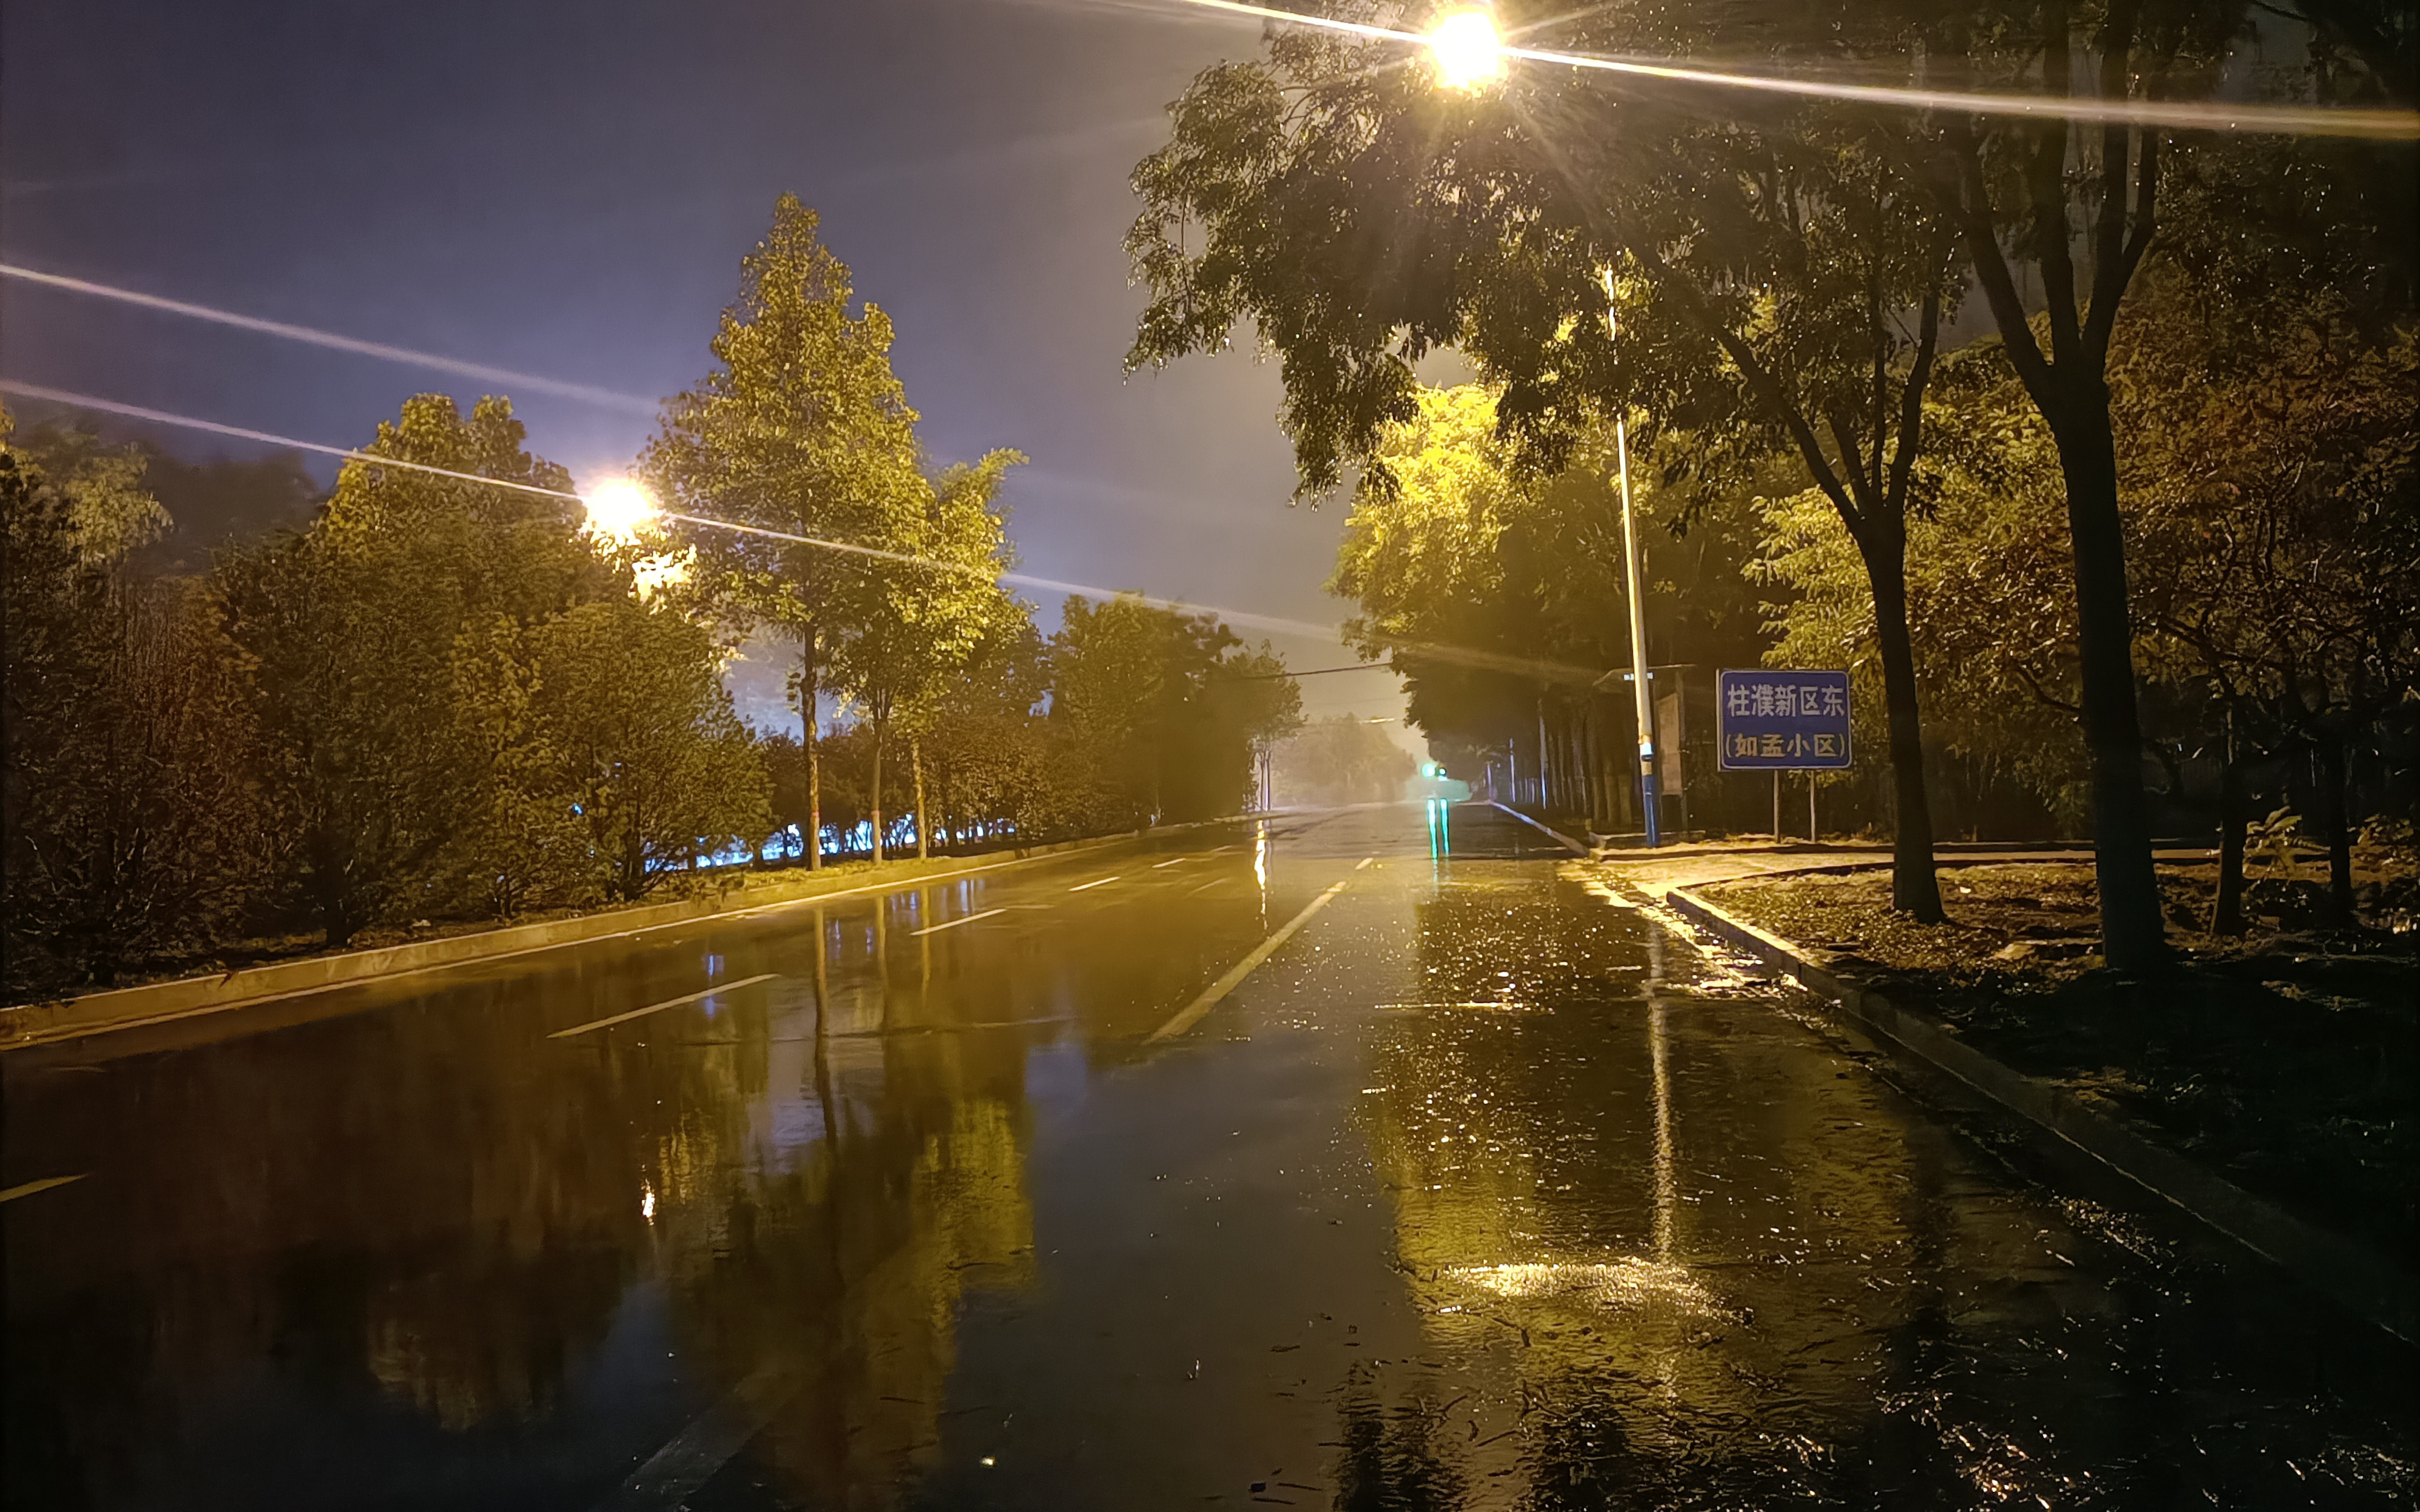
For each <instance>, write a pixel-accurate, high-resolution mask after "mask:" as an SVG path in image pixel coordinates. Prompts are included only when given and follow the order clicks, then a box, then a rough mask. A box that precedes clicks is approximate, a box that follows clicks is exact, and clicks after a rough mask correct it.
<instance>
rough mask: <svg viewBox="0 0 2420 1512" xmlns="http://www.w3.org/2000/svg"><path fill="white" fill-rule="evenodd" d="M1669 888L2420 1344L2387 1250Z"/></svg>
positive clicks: (1874, 1025) (1938, 1061) (2407, 1292)
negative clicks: (2219, 1170) (2273, 1197)
mask: <svg viewBox="0 0 2420 1512" xmlns="http://www.w3.org/2000/svg"><path fill="white" fill-rule="evenodd" d="M1664 897H1665V901H1666V902H1667V903H1669V904H1670V905H1671V906H1672V908H1673V909H1674V910H1675V911H1676V912H1678V913H1680V914H1682V915H1683V917H1685V918H1688V919H1689V920H1690V921H1691V922H1692V923H1694V924H1697V925H1699V926H1700V927H1702V928H1704V929H1706V930H1707V931H1708V932H1710V933H1714V934H1715V935H1717V936H1719V937H1720V938H1722V939H1723V940H1725V941H1727V942H1729V943H1730V944H1731V945H1734V946H1737V947H1739V948H1740V949H1744V950H1745V951H1747V952H1748V953H1749V954H1751V955H1754V956H1757V957H1759V958H1760V959H1761V960H1763V961H1764V962H1765V963H1766V964H1769V965H1773V966H1776V967H1777V968H1779V969H1780V970H1782V971H1784V972H1786V973H1788V974H1789V975H1791V976H1792V977H1794V978H1796V979H1797V980H1799V981H1800V982H1801V983H1803V984H1804V985H1805V986H1807V988H1808V989H1809V990H1811V991H1813V992H1817V993H1820V994H1822V995H1824V996H1826V997H1829V998H1832V999H1833V1000H1834V1001H1836V1002H1837V1003H1838V1004H1839V1007H1840V1011H1841V1012H1842V1013H1843V1014H1844V1015H1845V1016H1846V1017H1848V1018H1849V1019H1851V1020H1853V1021H1854V1022H1855V1024H1856V1025H1857V1026H1859V1027H1860V1028H1863V1029H1865V1030H1867V1031H1868V1032H1869V1033H1871V1034H1873V1035H1874V1036H1875V1037H1877V1038H1879V1039H1881V1040H1883V1041H1885V1042H1887V1043H1889V1044H1891V1045H1893V1046H1896V1047H1897V1048H1899V1049H1900V1050H1903V1051H1905V1052H1906V1053H1908V1054H1909V1055H1912V1056H1915V1057H1916V1058H1917V1059H1919V1060H1922V1061H1925V1062H1926V1063H1928V1064H1930V1065H1931V1066H1932V1067H1933V1068H1934V1069H1936V1070H1938V1071H1941V1072H1947V1074H1948V1075H1950V1076H1953V1077H1955V1078H1957V1079H1958V1080H1959V1081H1961V1082H1963V1083H1965V1084H1966V1085H1967V1086H1968V1087H1971V1088H1974V1089H1975V1090H1976V1091H1978V1092H1979V1093H1981V1094H1982V1095H1983V1096H1985V1097H1987V1098H1989V1099H1991V1100H1992V1101H1993V1103H1998V1104H1999V1105H2000V1106H2002V1107H2004V1108H2007V1109H2009V1111H2010V1112H2012V1113H2015V1114H2018V1115H2019V1116H2021V1117H2023V1118H2024V1119H2028V1120H2030V1121H2031V1122H2033V1123H2035V1124H2037V1125H2039V1126H2040V1127H2041V1128H2043V1129H2045V1130H2047V1131H2049V1132H2050V1133H2052V1134H2056V1135H2057V1136H2058V1137H2059V1138H2061V1139H2064V1140H2066V1141H2067V1142H2068V1143H2069V1144H2071V1145H2072V1146H2074V1147H2075V1148H2076V1149H2081V1150H2083V1151H2084V1152H2085V1153H2086V1154H2087V1155H2090V1156H2092V1157H2093V1158H2094V1159H2095V1160H2098V1161H2100V1162H2101V1163H2102V1165H2107V1166H2108V1167H2109V1168H2110V1169H2112V1170H2114V1171H2116V1172H2117V1173H2118V1174H2119V1175H2120V1176H2123V1177H2125V1178H2126V1179H2127V1180H2130V1181H2132V1182H2133V1183H2134V1184H2135V1185H2137V1186H2139V1187H2141V1188H2142V1189H2143V1190H2145V1191H2146V1192H2149V1193H2150V1194H2151V1195H2152V1196H2156V1197H2158V1198H2160V1199H2162V1200H2163V1201H2165V1202H2168V1203H2171V1204H2173V1205H2174V1206H2176V1207H2178V1208H2180V1209H2182V1210H2183V1211H2185V1212H2187V1213H2190V1214H2191V1215H2192V1216H2193V1217H2194V1218H2195V1219H2197V1220H2198V1221H2200V1222H2201V1223H2202V1224H2203V1225H2205V1226H2207V1227H2210V1228H2212V1229H2215V1230H2216V1231H2217V1232H2219V1233H2221V1234H2224V1235H2226V1237H2227V1238H2228V1239H2231V1240H2233V1241H2235V1242H2237V1243H2239V1244H2241V1245H2242V1246H2243V1247H2244V1248H2245V1249H2248V1250H2250V1251H2252V1252H2253V1253H2254V1254H2256V1255H2257V1256H2259V1257H2262V1258H2263V1259H2266V1260H2268V1261H2270V1262H2271V1263H2273V1264H2274V1265H2276V1266H2278V1267H2280V1268H2281V1269H2283V1270H2285V1271H2286V1272H2288V1273H2289V1274H2291V1275H2293V1276H2294V1277H2295V1278H2296V1279H2298V1280H2300V1281H2302V1282H2303V1283H2304V1285H2306V1286H2309V1287H2311V1288H2313V1289H2315V1290H2318V1291H2320V1292H2323V1293H2325V1294H2326V1295H2327V1296H2329V1297H2332V1298H2334V1299H2335V1301H2336V1302H2338V1303H2340V1304H2343V1305H2344V1306H2346V1307H2348V1308H2350V1309H2351V1310H2352V1311H2353V1312H2355V1313H2358V1314H2360V1315H2361V1316H2362V1317H2363V1318H2366V1319H2368V1320H2369V1321H2371V1322H2372V1323H2375V1324H2377V1325H2378V1326H2379V1327H2381V1328H2382V1329H2384V1330H2386V1331H2387V1332H2388V1333H2390V1334H2392V1335H2395V1336H2396V1337H2397V1338H2399V1339H2402V1340H2403V1341H2404V1342H2406V1343H2420V1282H2415V1280H2414V1278H2413V1277H2412V1276H2410V1275H2407V1274H2405V1273H2403V1272H2401V1271H2399V1270H2397V1269H2396V1268H2395V1267H2394V1266H2393V1265H2392V1264H2390V1263H2389V1262H2388V1261H2387V1260H2386V1258H2385V1257H2383V1256H2381V1255H2379V1254H2377V1253H2376V1252H2374V1251H2372V1250H2370V1249H2369V1248H2367V1247H2366V1246H2365V1245H2362V1244H2360V1243H2357V1242H2354V1241H2352V1240H2349V1239H2346V1238H2343V1237H2342V1236H2340V1235H2336V1234H2332V1233H2329V1232H2328V1231H2327V1230H2325V1229H2323V1228H2319V1227H2316V1226H2314V1225H2312V1224H2309V1223H2305V1222H2304V1220H2302V1219H2300V1218H2297V1217H2295V1216H2294V1215H2293V1214H2291V1213H2289V1212H2286V1211H2283V1210H2281V1209H2279V1208H2276V1207H2273V1206H2272V1205H2270V1204H2269V1203H2267V1202H2264V1201H2262V1200H2261V1199H2260V1198H2258V1197H2256V1196H2252V1195H2251V1194H2250V1193H2248V1192H2246V1191H2244V1190H2243V1189H2242V1188H2241V1187H2239V1186H2236V1185H2235V1184H2234V1183H2232V1182H2230V1181H2228V1180H2225V1179H2224V1178H2222V1177H2220V1176H2218V1175H2217V1174H2216V1173H2214V1172H2212V1171H2210V1170H2208V1169H2206V1168H2205V1167H2203V1166H2201V1165H2196V1164H2195V1163H2194V1162H2193V1161H2191V1160H2188V1159H2186V1158H2185V1157H2184V1156H2182V1155H2180V1154H2178V1153H2176V1152H2175V1151H2174V1150H2171V1149H2165V1148H2164V1147H2163V1146H2160V1145H2158V1144H2155V1143H2153V1142H2152V1141H2150V1140H2149V1139H2146V1138H2145V1137H2143V1136H2142V1135H2141V1134H2136V1133H2135V1132H2134V1131H2133V1130H2132V1129H2130V1128H2128V1127H2126V1125H2124V1124H2123V1123H2121V1122H2119V1121H2118V1119H2113V1118H2111V1117H2110V1116H2109V1115H2107V1114H2105V1113H2103V1112H2101V1111H2100V1110H2099V1109H2097V1108H2095V1107H2093V1106H2092V1105H2091V1104H2090V1103H2086V1101H2085V1100H2084V1099H2082V1098H2080V1097H2078V1096H2076V1095H2075V1094H2074V1093H2073V1092H2071V1091H2069V1090H2067V1089H2066V1088H2062V1087H2057V1086H2054V1085H2053V1084H2051V1083H2049V1082H2046V1081H2043V1080H2041V1079H2040V1078H2038V1077H2034V1076H2028V1075H2026V1074H2025V1073H2024V1072H2020V1071H2017V1070H2015V1069H2013V1068H2011V1067H2009V1066H2007V1065H2004V1064H2002V1063H2001V1062H1999V1061H1997V1060H1994V1059H1993V1058H1992V1057H1989V1056H1987V1055H1984V1054H1983V1053H1982V1052H1981V1051H1979V1050H1977V1049H1976V1048H1975V1047H1974V1046H1972V1045H1970V1044H1968V1043H1966V1042H1965V1041H1962V1040H1960V1039H1959V1038H1958V1037H1957V1036H1956V1034H1955V1033H1954V1032H1953V1031H1952V1030H1951V1029H1950V1028H1948V1027H1947V1026H1946V1025H1944V1024H1942V1023H1941V1022H1940V1021H1939V1020H1937V1019H1934V1018H1932V1017H1931V1016H1930V1015H1928V1014H1923V1013H1918V1012H1915V1011H1910V1010H1907V1009H1903V1008H1900V1007H1899V1006H1897V1005H1896V1004H1894V1003H1892V1002H1891V1001H1890V1000H1889V999H1888V998H1886V997H1885V996H1883V995H1882V994H1880V993H1876V992H1870V991H1868V990H1867V989H1865V988H1863V987H1860V986H1858V985H1857V984H1856V983H1855V982H1854V981H1851V980H1844V979H1842V978H1840V977H1837V976H1834V975H1833V974H1832V973H1831V972H1829V971H1827V970H1825V969H1824V968H1823V966H1822V965H1820V964H1816V963H1815V962H1813V961H1811V960H1809V959H1808V958H1807V956H1806V955H1804V954H1802V953H1801V952H1800V951H1799V949H1797V948H1796V947H1793V946H1792V945H1791V944H1790V943H1789V942H1788V941H1786V940H1783V939H1781V938H1780V937H1778V936H1776V935H1774V934H1769V933H1765V932H1764V931H1763V930H1761V929H1759V928H1757V927H1756V926H1755V925H1753V924H1750V923H1748V922H1747V921H1746V920H1745V919H1741V918H1734V917H1732V916H1731V915H1730V914H1728V913H1726V912H1724V911H1723V910H1722V909H1720V908H1717V907H1716V906H1714V904H1713V903H1707V902H1706V901H1705V900H1703V899H1701V898H1697V897H1693V896H1691V895H1690V890H1689V889H1688V888H1685V887H1675V888H1673V889H1672V890H1671V891H1669V892H1668V893H1666V894H1665V895H1664Z"/></svg>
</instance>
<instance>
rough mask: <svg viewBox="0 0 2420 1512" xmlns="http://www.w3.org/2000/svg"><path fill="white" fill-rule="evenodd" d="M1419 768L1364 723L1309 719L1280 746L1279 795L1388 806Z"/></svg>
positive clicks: (1338, 718)
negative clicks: (1307, 722) (1384, 804)
mask: <svg viewBox="0 0 2420 1512" xmlns="http://www.w3.org/2000/svg"><path fill="white" fill-rule="evenodd" d="M1418 765H1419V764H1418V763H1416V762H1415V761H1413V760H1412V755H1411V752H1409V751H1407V750H1405V749H1404V748H1403V747H1401V746H1398V745H1396V744H1395V743H1394V742H1393V741H1392V740H1389V739H1388V738H1387V734H1386V732H1384V731H1383V730H1381V729H1379V728H1378V727H1377V726H1376V725H1374V724H1372V723H1371V722H1370V721H1369V720H1367V719H1359V718H1356V717H1353V716H1351V715H1343V714H1340V715H1337V716H1335V717H1332V718H1326V719H1314V720H1312V721H1311V722H1310V723H1309V724H1306V725H1304V726H1303V727H1302V728H1301V729H1300V730H1298V731H1297V732H1295V734H1294V735H1293V736H1292V737H1291V738H1289V739H1288V740H1286V741H1285V742H1284V743H1283V744H1281V745H1280V746H1279V748H1278V753H1277V780H1278V786H1279V789H1280V792H1282V793H1284V794H1286V795H1288V796H1290V797H1294V798H1296V799H1297V800H1302V799H1307V800H1309V801H1310V802H1311V803H1316V804H1345V803H1391V802H1393V801H1394V800H1395V799H1397V798H1400V797H1402V796H1403V795H1404V783H1405V782H1408V781H1410V780H1411V778H1412V774H1413V772H1414V771H1415V770H1416V769H1417V768H1418Z"/></svg>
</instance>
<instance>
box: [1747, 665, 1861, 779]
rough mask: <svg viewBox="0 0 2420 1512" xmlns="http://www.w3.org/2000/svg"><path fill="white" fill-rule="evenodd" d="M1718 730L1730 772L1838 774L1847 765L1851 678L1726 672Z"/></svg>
mask: <svg viewBox="0 0 2420 1512" xmlns="http://www.w3.org/2000/svg"><path fill="white" fill-rule="evenodd" d="M1715 676H1716V687H1715V689H1714V716H1715V717H1714V728H1715V729H1716V730H1717V731H1719V732H1720V733H1721V736H1722V742H1721V746H1722V761H1721V765H1722V767H1723V769H1724V770H1725V771H1730V772H1763V771H1774V772H1801V771H1809V770H1813V771H1839V770H1844V769H1846V768H1847V766H1848V764H1849V674H1848V673H1847V672H1813V671H1772V670H1767V669H1763V668H1758V669H1753V670H1749V671H1732V670H1730V669H1725V670H1724V671H1720V672H1718V673H1716V674H1715Z"/></svg>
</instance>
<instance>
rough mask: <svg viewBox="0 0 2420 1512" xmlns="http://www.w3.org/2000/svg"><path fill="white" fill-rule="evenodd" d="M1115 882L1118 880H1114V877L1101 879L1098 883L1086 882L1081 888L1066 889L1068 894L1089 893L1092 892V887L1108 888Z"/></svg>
mask: <svg viewBox="0 0 2420 1512" xmlns="http://www.w3.org/2000/svg"><path fill="white" fill-rule="evenodd" d="M1117 880H1118V879H1117V878H1115V877H1103V878H1102V879H1101V880H1100V881H1098V882H1087V883H1085V884H1084V885H1083V886H1081V887H1070V888H1068V889H1067V890H1068V891H1069V892H1090V891H1092V890H1093V889H1094V887H1108V886H1109V884H1110V883H1112V882H1115V881H1117Z"/></svg>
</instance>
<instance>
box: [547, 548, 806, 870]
mask: <svg viewBox="0 0 2420 1512" xmlns="http://www.w3.org/2000/svg"><path fill="white" fill-rule="evenodd" d="M531 639H532V641H533V643H534V647H535V662H536V671H537V692H536V699H535V702H536V706H537V708H538V710H539V711H540V713H541V714H542V717H543V718H544V721H545V724H546V727H547V728H548V730H549V731H550V732H551V744H552V746H553V748H555V750H556V751H558V752H559V754H560V761H561V763H562V767H561V771H562V780H561V786H562V788H563V789H564V790H566V792H567V794H568V795H569V797H570V798H571V799H572V802H573V805H574V807H573V809H572V811H573V812H575V813H577V814H578V815H579V816H580V817H581V819H582V822H583V823H584V825H586V828H587V832H588V840H589V845H590V851H591V855H592V856H594V857H595V863H594V864H595V865H596V867H597V870H598V872H599V873H600V877H601V880H602V881H603V883H604V885H605V887H606V889H607V890H608V891H610V892H611V893H612V895H613V896H614V897H616V898H621V899H625V900H634V899H637V898H641V897H644V896H645V894H646V893H647V892H648V891H650V890H651V889H652V888H654V887H656V885H657V884H658V883H659V882H660V881H661V880H662V879H663V876H664V874H665V873H666V872H671V871H675V870H681V869H686V868H689V867H691V866H693V865H694V864H695V862H696V860H697V858H698V856H700V855H701V854H706V855H712V854H716V853H719V852H721V851H723V850H726V849H728V848H730V847H732V846H734V845H741V846H746V847H748V848H750V849H753V848H755V847H756V846H758V845H760V844H762V843H763V841H764V839H765V837H766V836H767V835H768V834H769V833H770V832H771V830H772V827H773V818H772V811H771V809H770V806H769V799H770V783H769V782H768V779H767V778H766V775H765V767H764V763H763V760H762V759H761V758H760V757H759V756H758V754H757V751H756V747H755V743H754V742H753V740H752V738H751V737H750V735H749V733H748V730H747V727H746V726H744V725H742V724H741V723H740V722H739V719H738V717H737V715H735V714H733V713H732V710H731V698H730V695H729V694H727V693H725V692H724V691H723V687H722V681H721V675H720V669H719V656H718V648H717V647H716V645H715V643H714V639H713V637H712V636H711V635H709V634H708V633H707V632H706V629H705V628H704V627H703V626H701V625H697V624H696V623H694V622H693V621H691V620H690V619H689V618H687V617H686V616H685V615H683V614H681V613H680V612H679V611H678V610H677V609H675V608H674V607H673V606H671V605H669V604H664V603H655V604H646V603H642V602H640V601H639V600H638V599H636V598H635V597H628V596H624V597H616V598H609V599H601V600H598V601H596V602H592V603H585V604H580V605H576V606H574V607H573V608H571V609H567V610H566V611H565V612H564V613H562V614H559V615H556V616H553V617H552V618H551V619H549V620H548V621H547V622H546V623H544V624H543V625H539V626H538V627H537V628H536V629H535V631H534V632H533V634H532V637H531Z"/></svg>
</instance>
